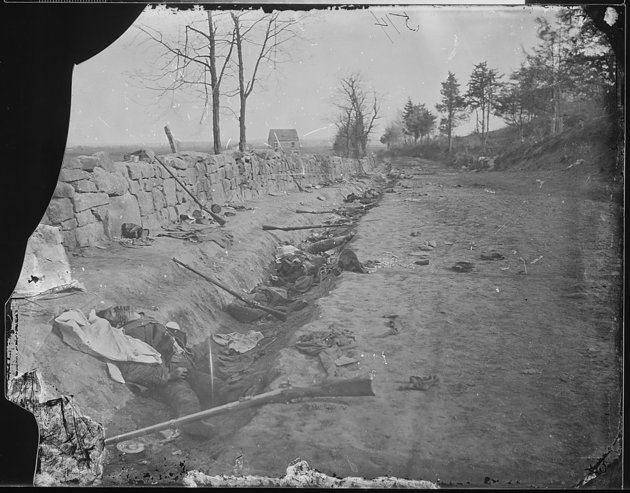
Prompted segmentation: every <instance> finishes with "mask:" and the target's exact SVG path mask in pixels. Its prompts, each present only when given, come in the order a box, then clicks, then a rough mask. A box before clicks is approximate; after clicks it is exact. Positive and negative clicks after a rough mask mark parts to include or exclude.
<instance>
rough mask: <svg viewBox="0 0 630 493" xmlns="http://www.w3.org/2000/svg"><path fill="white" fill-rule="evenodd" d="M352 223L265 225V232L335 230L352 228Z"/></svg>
mask: <svg viewBox="0 0 630 493" xmlns="http://www.w3.org/2000/svg"><path fill="white" fill-rule="evenodd" d="M351 225H352V223H341V224H314V225H313V226H269V225H268V224H263V227H262V229H263V231H269V230H272V229H279V230H280V231H295V230H298V229H316V228H335V227H337V226H351Z"/></svg>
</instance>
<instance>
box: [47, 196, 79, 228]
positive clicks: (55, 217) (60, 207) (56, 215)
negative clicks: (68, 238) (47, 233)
mask: <svg viewBox="0 0 630 493" xmlns="http://www.w3.org/2000/svg"><path fill="white" fill-rule="evenodd" d="M46 214H47V215H48V219H49V220H50V222H51V223H52V224H60V223H61V222H63V221H66V220H68V219H70V218H72V217H74V211H73V208H72V201H71V200H70V199H65V198H64V199H51V200H50V204H49V205H48V209H47V211H46Z"/></svg>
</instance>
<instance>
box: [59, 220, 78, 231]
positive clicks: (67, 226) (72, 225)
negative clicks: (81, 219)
mask: <svg viewBox="0 0 630 493" xmlns="http://www.w3.org/2000/svg"><path fill="white" fill-rule="evenodd" d="M59 226H60V227H61V231H70V230H73V229H76V227H77V220H76V219H75V218H74V217H72V218H70V219H66V220H65V221H63V222H62V223H61V224H60V225H59Z"/></svg>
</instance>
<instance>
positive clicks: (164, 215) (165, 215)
mask: <svg viewBox="0 0 630 493" xmlns="http://www.w3.org/2000/svg"><path fill="white" fill-rule="evenodd" d="M158 214H159V215H160V223H161V224H164V223H167V222H168V221H169V218H168V210H167V209H160V211H159V212H158Z"/></svg>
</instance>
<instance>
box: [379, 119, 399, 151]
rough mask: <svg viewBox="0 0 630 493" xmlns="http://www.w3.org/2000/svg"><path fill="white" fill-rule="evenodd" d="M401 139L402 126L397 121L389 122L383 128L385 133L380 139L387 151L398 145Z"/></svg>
mask: <svg viewBox="0 0 630 493" xmlns="http://www.w3.org/2000/svg"><path fill="white" fill-rule="evenodd" d="M402 139H403V125H402V123H401V122H400V121H399V120H394V121H393V122H390V123H388V124H387V126H386V127H385V132H384V133H383V135H382V136H381V138H380V142H381V144H385V145H386V146H387V149H391V148H392V147H394V146H396V145H397V144H399V143H400V142H401V141H402Z"/></svg>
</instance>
